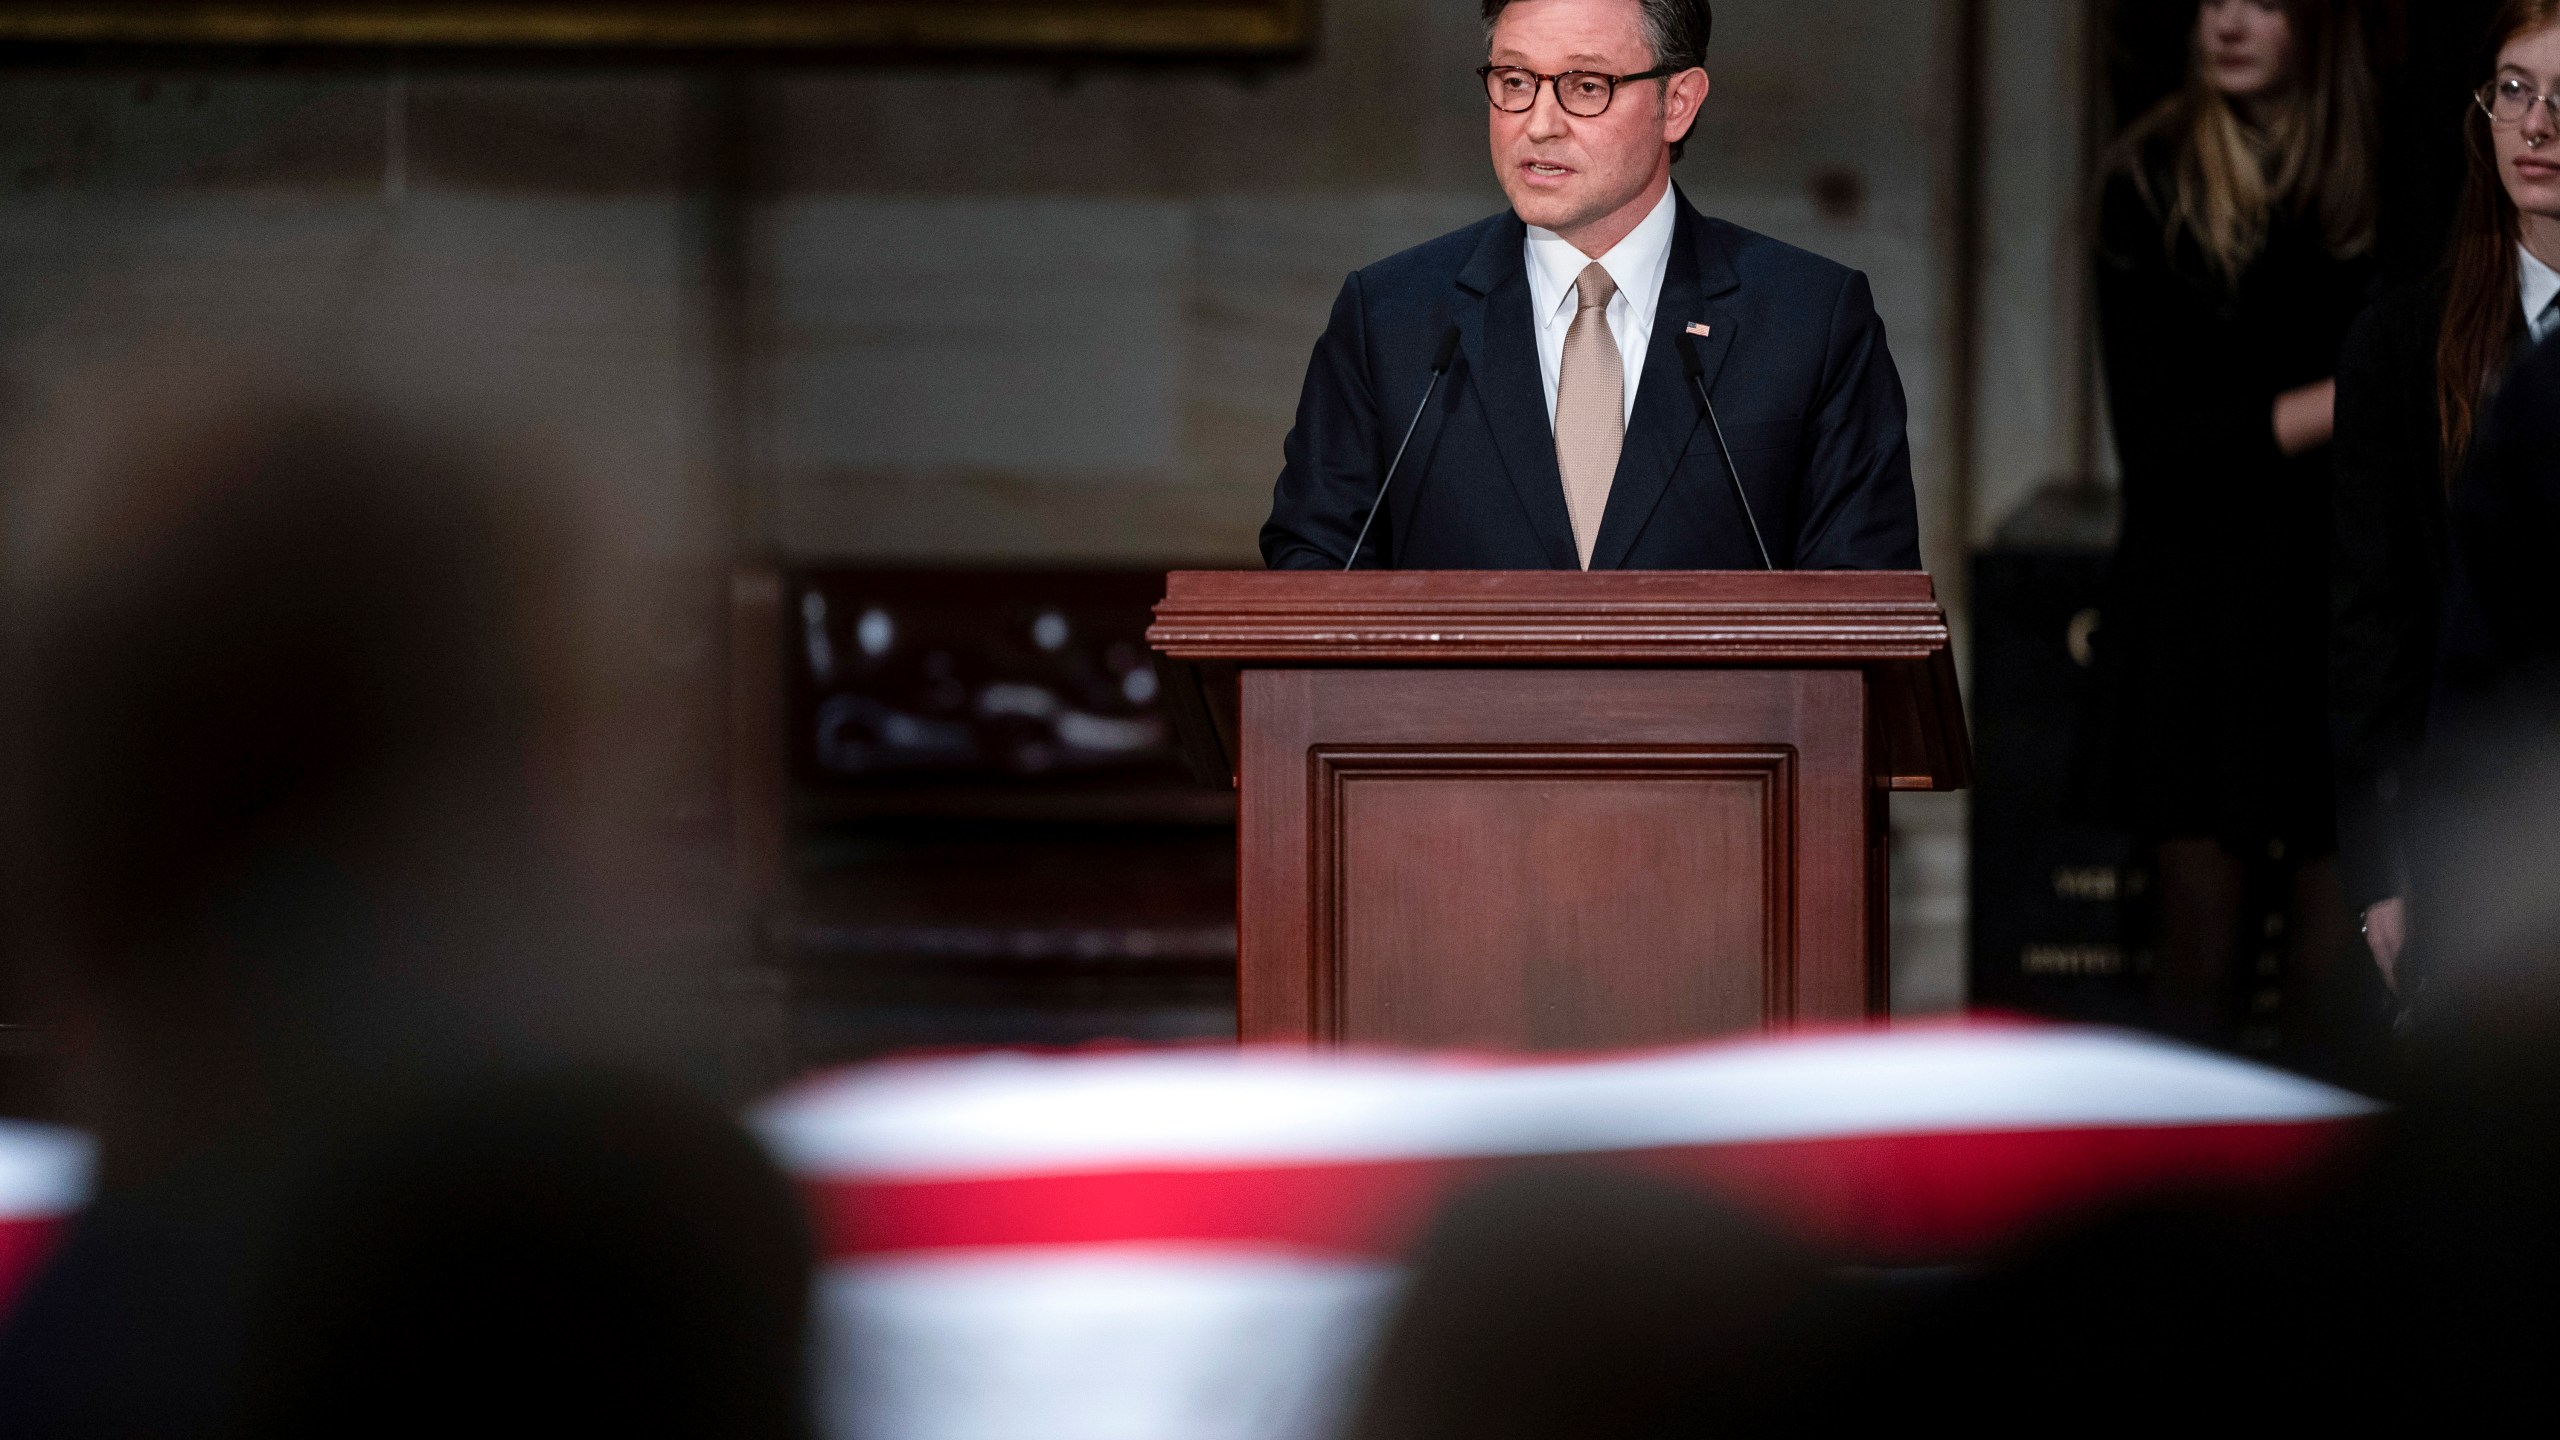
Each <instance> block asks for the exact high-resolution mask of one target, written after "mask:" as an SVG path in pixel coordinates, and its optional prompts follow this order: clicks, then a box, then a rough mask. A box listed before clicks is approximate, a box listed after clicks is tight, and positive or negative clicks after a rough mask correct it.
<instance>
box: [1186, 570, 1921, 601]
mask: <svg viewBox="0 0 2560 1440" xmlns="http://www.w3.org/2000/svg"><path fill="white" fill-rule="evenodd" d="M1383 596H1395V597H1399V598H1413V599H1433V598H1436V599H1458V598H1469V599H1503V598H1513V599H1521V600H1530V599H1535V600H1540V601H1552V600H1564V601H1568V602H1574V601H1582V602H1589V601H1600V600H1607V599H1616V598H1621V597H1628V598H1632V597H1638V596H1641V597H1644V598H1647V599H1695V600H1720V599H1722V600H1751V599H1757V598H1761V597H1772V598H1774V597H1784V598H1786V599H1789V600H1804V599H1813V598H1838V599H1843V600H1865V601H1869V602H1873V601H1878V600H1886V599H1895V600H1902V601H1905V602H1909V601H1914V600H1917V601H1923V602H1926V603H1928V604H1932V605H1934V604H1936V603H1937V598H1938V588H1937V582H1936V581H1934V580H1933V579H1931V578H1930V575H1929V572H1927V571H1925V570H1776V571H1771V570H1603V571H1575V570H1354V571H1349V572H1343V571H1333V570H1175V571H1172V572H1170V573H1168V574H1167V575H1166V576H1165V599H1166V601H1167V602H1168V603H1171V602H1177V601H1185V602H1198V601H1213V600H1218V599H1234V600H1279V599H1291V600H1314V599H1322V598H1326V597H1340V598H1342V599H1344V600H1351V599H1353V598H1355V597H1356V598H1357V599H1359V600H1361V601H1374V600H1375V599H1377V598H1379V597H1383Z"/></svg>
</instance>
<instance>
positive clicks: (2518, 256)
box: [2331, 0, 2560, 992]
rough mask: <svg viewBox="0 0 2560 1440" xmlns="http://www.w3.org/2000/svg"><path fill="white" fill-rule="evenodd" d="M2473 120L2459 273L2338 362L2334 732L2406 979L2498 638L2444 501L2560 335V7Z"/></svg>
mask: <svg viewBox="0 0 2560 1440" xmlns="http://www.w3.org/2000/svg"><path fill="white" fill-rule="evenodd" d="M2493 35H2494V37H2495V39H2496V42H2497V46H2498V50H2497V70H2496V73H2495V74H2494V75H2493V76H2491V78H2490V79H2489V80H2488V81H2487V82H2486V83H2484V84H2483V85H2482V86H2481V87H2480V89H2479V91H2478V93H2477V95H2476V96H2475V100H2476V102H2477V103H2476V105H2475V107H2474V109H2473V110H2472V112H2471V114H2470V117H2469V119H2468V121H2467V125H2468V129H2467V138H2468V145H2467V148H2468V150H2469V152H2470V175H2469V178H2468V181H2467V183H2466V186H2465V189H2464V193H2463V198H2462V205H2461V209H2460V210H2459V212H2458V213H2457V215H2456V217H2455V221H2454V229H2453V239H2452V245H2451V249H2450V252H2449V254H2448V255H2447V257H2446V262H2445V265H2444V267H2443V269H2442V270H2441V271H2440V272H2439V273H2438V274H2437V275H2436V276H2435V278H2434V279H2432V280H2431V281H2429V282H2428V283H2427V284H2425V285H2423V286H2419V287H2416V288H2413V289H2410V290H2407V291H2404V292H2400V293H2397V294H2394V295H2392V296H2390V297H2388V298H2386V299H2384V300H2383V301H2382V302H2381V303H2379V304H2377V305H2376V306H2374V308H2373V310H2372V312H2371V313H2369V314H2368V315H2366V316H2365V318H2364V319H2363V320H2362V321H2360V322H2359V323H2358V325H2357V327H2356V330H2355V333H2354V335H2353V336H2352V337H2351V338H2350V340H2349V342H2348V346H2347V353H2346V356H2345V357H2344V359H2343V360H2342V362H2341V365H2340V369H2339V373H2338V439H2339V462H2338V497H2337V558H2336V567H2337V573H2336V595H2335V602H2336V604H2335V615H2334V639H2333V642H2332V671H2331V708H2332V714H2331V729H2332V735H2333V739H2334V747H2335V751H2336V756H2337V766H2338V805H2339V812H2338V817H2339V838H2340V844H2341V855H2342V858H2343V859H2344V861H2345V862H2346V863H2345V883H2346V886H2347V895H2348V899H2349V901H2350V902H2351V903H2352V904H2354V905H2356V906H2358V907H2359V908H2361V909H2362V911H2363V914H2364V930H2365V938H2366V943H2367V945H2368V947H2369V948H2370V949H2371V950H2372V952H2373V958H2374V961H2375V963H2376V964H2377V965H2378V966H2379V967H2380V968H2381V970H2382V973H2383V976H2384V977H2385V978H2386V979H2388V980H2391V981H2392V982H2393V984H2394V985H2395V986H2399V987H2400V988H2402V989H2403V990H2404V992H2405V990H2406V988H2407V987H2406V986H2405V984H2403V981H2404V979H2405V977H2404V976H2403V975H2402V973H2401V971H2402V966H2401V960H2402V956H2403V952H2404V950H2405V949H2406V947H2407V946H2408V944H2409V942H2410V939H2411V935H2412V929H2413V924H2423V921H2420V920H2414V919H2413V917H2412V916H2411V915H2410V913H2409V905H2408V900H2407V895H2408V890H2409V866H2410V860H2411V857H2410V855H2409V853H2408V846H2407V841H2406V836H2407V825H2408V815H2409V808H2410V799H2411V790H2412V787H2413V785H2414V783H2415V781H2416V778H2417V768H2418V767H2417V761H2418V755H2419V752H2420V750H2421V748H2422V746H2423V744H2424V742H2425V739H2426V735H2427V731H2428V722H2429V715H2430V711H2431V710H2433V709H2434V708H2436V706H2437V704H2438V701H2439V698H2440V696H2441V695H2442V694H2443V693H2444V692H2445V691H2447V690H2448V689H2451V690H2455V691H2459V690H2462V689H2464V688H2466V687H2467V686H2470V685H2472V684H2474V683H2475V682H2476V681H2477V679H2478V676H2477V674H2476V673H2475V672H2476V671H2477V670H2478V669H2479V668H2480V667H2481V666H2482V665H2484V664H2486V663H2488V659H2487V656H2486V655H2485V653H2484V647H2485V636H2484V634H2483V632H2482V629H2481V627H2480V625H2479V623H2478V621H2477V619H2476V617H2475V615H2474V614H2473V613H2472V611H2471V608H2470V606H2469V605H2468V603H2467V602H2466V601H2465V600H2464V598H2463V596H2464V594H2465V593H2466V592H2465V590H2464V587H2462V586H2461V585H2459V584H2458V583H2457V584H2449V583H2448V580H2449V577H2450V574H2451V570H2452V567H2453V564H2454V558H2455V557H2454V551H2453V548H2452V545H2451V541H2450V539H2449V536H2448V524H2447V519H2446V516H2447V499H2448V496H2449V494H2450V493H2451V491H2452V489H2453V487H2454V486H2455V485H2456V484H2457V483H2458V477H2459V476H2460V475H2461V474H2462V470H2463V466H2464V463H2465V461H2466V459H2467V458H2468V457H2469V453H2470V451H2471V448H2472V442H2473V440H2474V438H2475V436H2476V433H2477V430H2478V427H2479V425H2480V423H2481V421H2482V419H2483V418H2484V417H2485V415H2486V414H2487V410H2488V406H2489V403H2490V401H2491V400H2492V399H2493V398H2494V396H2495V395H2496V393H2497V391H2498V389H2499V387H2500V385H2501V384H2502V382H2503V381H2504V379H2505V377H2506V375H2507V373H2508V371H2509V370H2510V369H2511V368H2512V367H2513V365H2514V363H2515V361H2516V360H2517V358H2518V357H2519V356H2520V355H2522V354H2523V353H2525V352H2526V351H2527V350H2529V349H2530V348H2531V347H2532V346H2533V345H2534V344H2535V343H2536V342H2538V341H2540V340H2541V339H2543V338H2544V337H2546V336H2548V335H2550V334H2551V333H2553V331H2554V330H2555V329H2560V308H2555V304H2560V101H2556V100H2555V92H2560V0H2508V3H2507V4H2506V5H2505V6H2503V7H2502V8H2501V9H2500V11H2499V13H2498V19H2497V22H2496V25H2495V27H2494V30H2493Z"/></svg>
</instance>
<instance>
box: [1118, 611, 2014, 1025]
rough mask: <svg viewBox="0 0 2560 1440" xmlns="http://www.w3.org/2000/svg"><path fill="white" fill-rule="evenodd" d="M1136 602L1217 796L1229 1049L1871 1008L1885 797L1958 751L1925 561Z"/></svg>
mask: <svg viewBox="0 0 2560 1440" xmlns="http://www.w3.org/2000/svg"><path fill="white" fill-rule="evenodd" d="M1157 615H1158V619H1157V624H1156V626H1155V628H1154V629H1153V630H1152V631H1151V632H1150V639H1151V640H1152V641H1153V643H1154V644H1155V645H1156V646H1157V647H1158V649H1159V650H1160V651H1161V652H1163V653H1164V654H1165V655H1166V656H1167V657H1168V660H1169V662H1170V663H1169V664H1168V665H1167V667H1166V669H1167V678H1168V680H1170V681H1171V682H1173V691H1172V693H1170V694H1169V696H1168V699H1169V700H1170V702H1171V704H1172V706H1173V709H1174V710H1175V713H1176V714H1177V715H1188V716H1189V720H1188V723H1187V727H1186V728H1187V729H1188V730H1189V731H1190V733H1191V737H1192V740H1193V742H1194V744H1195V746H1196V747H1197V748H1198V750H1199V751H1200V752H1201V753H1200V761H1201V764H1202V768H1203V769H1204V770H1205V771H1207V772H1209V773H1211V774H1213V775H1215V774H1220V773H1223V774H1225V775H1228V776H1231V777H1233V779H1234V780H1235V782H1236V784H1237V786H1238V789H1239V792H1240V794H1239V802H1240V803H1239V827H1240V866H1241V873H1240V892H1239V894H1240V899H1239V931H1238V937H1239V960H1240V966H1241V988H1240V994H1239V1012H1240V1013H1239V1020H1240V1031H1241V1033H1242V1034H1243V1035H1244V1037H1245V1038H1247V1039H1248V1040H1299V1041H1313V1042H1316V1043H1334V1044H1372V1043H1390V1044H1428V1045H1453V1046H1473V1045H1481V1046H1505V1047H1512V1046H1525V1047H1529V1048H1542V1049H1545V1048H1551V1049H1575V1048H1587V1047H1600V1046H1623V1045H1643V1044H1652V1043H1661V1042H1670V1041H1677V1040H1683V1039H1689V1038H1694V1037H1698V1036H1706V1035H1716V1034H1724V1033H1730V1032H1734V1031H1743V1030H1752V1029H1759V1028H1765V1027H1779V1026H1785V1025H1789V1024H1793V1023H1797V1022H1801V1021H1821V1020H1855V1019H1859V1018H1863V1017H1866V1016H1870V1015H1874V1014H1878V1013H1881V1011H1882V1010H1883V1009H1884V1007H1885V1004H1886V994H1887V991H1886V985H1885V979H1886V972H1885V961H1886V950H1885V943H1884V941H1885V934H1884V930H1885V921H1886V914H1885V854H1884V847H1883V840H1884V818H1885V803H1884V802H1885V795H1886V791H1887V790H1888V789H1889V788H1890V787H1893V786H1895V785H1901V786H1904V787H1906V788H1913V787H1918V786H1922V785H1929V786H1936V785H1945V784H1953V783H1959V782H1960V781H1961V780H1962V778H1963V775H1964V773H1965V770H1966V769H1967V767H1968V765H1969V754H1968V752H1967V751H1966V750H1965V747H1964V743H1963V735H1962V730H1961V718H1960V711H1958V710H1956V708H1955V690H1954V679H1953V673H1952V666H1951V664H1950V663H1949V658H1948V655H1947V650H1946V633H1945V622H1944V617H1943V615H1942V614H1941V613H1940V612H1939V611H1938V608H1937V605H1936V603H1935V599H1934V596H1933V595H1932V594H1931V593H1930V591H1929V587H1928V581H1927V578H1926V577H1925V576H1916V575H1913V576H1871V575H1860V576H1837V575H1814V576H1794V575H1778V576H1770V575H1751V576H1715V575H1670V576H1664V575H1551V574H1543V573H1539V574H1518V575H1469V574H1459V575H1452V574H1447V573H1443V574H1438V575H1426V574H1395V575H1354V576H1304V575H1299V576H1284V575H1198V576H1190V575H1176V576H1174V577H1172V580H1171V582H1170V585H1169V591H1168V596H1167V600H1166V602H1165V604H1164V605H1162V606H1160V607H1159V608H1158V612H1157ZM1950 715H1954V716H1955V717H1956V726H1957V728H1955V730H1954V731H1953V733H1952V735H1950V734H1949V732H1948V729H1947V721H1948V718H1949V716H1950Z"/></svg>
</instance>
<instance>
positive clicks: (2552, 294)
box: [1547, 245, 2560, 404]
mask: <svg viewBox="0 0 2560 1440" xmlns="http://www.w3.org/2000/svg"><path fill="white" fill-rule="evenodd" d="M2516 253H2517V254H2519V255H2522V256H2523V257H2524V327H2525V329H2526V330H2528V331H2530V332H2532V335H2533V342H2534V343H2535V344H2537V345H2539V344H2541V343H2542V342H2543V341H2545V340H2548V339H2550V338H2551V332H2552V331H2554V330H2560V311H2554V310H2553V309H2552V308H2551V302H2552V301H2554V300H2560V270H2554V269H2552V268H2551V267H2550V266H2548V265H2545V264H2543V263H2542V258H2541V257H2540V256H2538V255H2536V254H2534V253H2533V252H2532V251H2530V250H2527V249H2525V248H2524V247H2523V246H2521V245H2519V246H2517V247H2516ZM1609 273H1610V274H1612V275H1615V274H1617V273H1618V272H1617V271H1615V270H1612V271H1610V272H1609ZM1547 398H1548V401H1549V403H1550V404H1552V403H1553V402H1554V399H1555V396H1554V393H1553V388H1552V387H1550V389H1549V394H1548V397H1547Z"/></svg>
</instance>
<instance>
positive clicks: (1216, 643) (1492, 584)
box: [1147, 570, 1952, 664]
mask: <svg viewBox="0 0 2560 1440" xmlns="http://www.w3.org/2000/svg"><path fill="white" fill-rule="evenodd" d="M1147 638H1148V641H1149V643H1151V644H1152V645H1154V646H1155V648H1156V649H1158V650H1160V651H1163V652H1164V653H1165V654H1167V655H1170V656H1173V657H1175V658H1183V659H1244V658H1251V657H1265V658H1271V659H1279V658H1283V657H1292V658H1307V657H1310V656H1315V655H1326V656H1331V657H1334V658H1338V659H1341V660H1345V661H1355V660H1380V661H1383V660H1416V659H1425V658H1429V659H1436V660H1442V661H1457V660H1463V659H1466V658H1469V657H1475V658H1493V657H1495V656H1497V655H1499V656H1500V657H1502V658H1507V659H1511V660H1515V661H1529V660H1535V659H1538V658H1540V657H1542V656H1543V657H1546V658H1552V659H1556V660H1585V661H1619V662H1635V663H1664V662H1672V663H1676V662H1680V661H1684V660H1696V661H1723V662H1728V663H1788V662H1790V661H1802V662H1807V663H1822V664H1838V663H1859V662H1862V661H1886V660H1916V659H1926V658H1929V657H1932V656H1938V655H1943V654H1945V653H1946V652H1947V650H1948V647H1949V645H1950V644H1951V639H1952V637H1951V635H1950V633H1949V630H1948V627H1947V616H1946V611H1945V610H1944V609H1943V608H1942V607H1941V606H1940V605H1939V604H1938V599H1937V590H1936V587H1935V586H1934V585H1933V584H1932V583H1931V581H1930V579H1929V577H1928V575H1926V574H1925V573H1923V572H1920V571H1863V572H1853V571H1828V572H1787V573H1777V574H1772V573H1768V572H1765V571H1763V572H1749V571H1746V572H1707V571H1690V572H1672V571H1643V572H1626V571H1620V572H1610V573H1605V574H1596V575H1595V574H1580V573H1575V572H1569V571H1451V570H1440V571H1370V572H1360V573H1355V574H1348V575H1341V574H1330V573H1324V572H1308V571H1298V572H1285V573H1284V572H1270V571H1198V570H1194V571H1176V572H1174V573H1172V574H1170V575H1168V576H1167V577H1166V582H1165V598H1164V599H1163V601H1162V602H1161V603H1159V604H1158V605H1157V606H1156V611H1155V624H1154V625H1153V626H1152V627H1150V629H1149V630H1148V634H1147Z"/></svg>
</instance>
